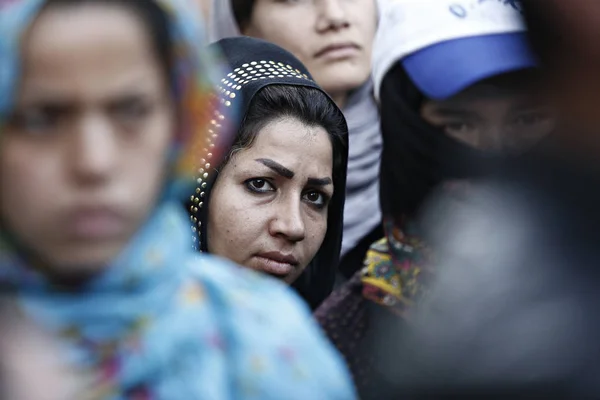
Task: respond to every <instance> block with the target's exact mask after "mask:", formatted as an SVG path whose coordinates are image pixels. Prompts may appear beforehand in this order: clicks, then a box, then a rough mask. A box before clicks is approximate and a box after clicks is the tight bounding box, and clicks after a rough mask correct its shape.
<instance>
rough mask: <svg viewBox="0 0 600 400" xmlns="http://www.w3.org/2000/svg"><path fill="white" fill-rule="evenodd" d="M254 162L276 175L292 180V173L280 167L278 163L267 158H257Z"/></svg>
mask: <svg viewBox="0 0 600 400" xmlns="http://www.w3.org/2000/svg"><path fill="white" fill-rule="evenodd" d="M254 161H257V162H259V163H261V164H262V165H264V166H265V167H267V168H270V169H272V170H273V171H275V172H276V173H277V174H278V175H281V176H283V177H284V178H287V179H292V178H293V177H294V171H292V170H289V169H287V168H286V167H284V166H283V165H281V164H279V163H278V162H276V161H273V160H271V159H269V158H258V159H256V160H254Z"/></svg>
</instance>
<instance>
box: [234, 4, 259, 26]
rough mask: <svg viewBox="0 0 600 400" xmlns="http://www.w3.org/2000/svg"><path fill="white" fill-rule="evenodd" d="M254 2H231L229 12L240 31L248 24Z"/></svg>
mask: <svg viewBox="0 0 600 400" xmlns="http://www.w3.org/2000/svg"><path fill="white" fill-rule="evenodd" d="M254 3H255V0H231V10H232V11H233V16H234V17H235V22H236V23H237V26H238V28H239V29H240V30H244V29H246V28H247V27H248V25H249V24H250V20H251V19H252V12H253V11H254Z"/></svg>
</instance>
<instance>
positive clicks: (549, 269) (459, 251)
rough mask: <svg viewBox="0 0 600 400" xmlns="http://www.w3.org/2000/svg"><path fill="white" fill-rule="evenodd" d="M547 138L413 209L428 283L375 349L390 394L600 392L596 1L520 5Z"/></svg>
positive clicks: (557, 395) (577, 395) (599, 17)
mask: <svg viewBox="0 0 600 400" xmlns="http://www.w3.org/2000/svg"><path fill="white" fill-rule="evenodd" d="M522 5H523V9H524V12H525V14H526V17H527V20H528V22H529V28H530V38H531V42H532V44H533V47H534V49H535V50H536V51H537V53H538V55H539V57H540V59H541V61H542V64H543V65H544V67H545V69H546V85H547V87H548V96H549V98H550V99H551V100H552V102H553V103H554V104H556V105H557V106H558V108H559V110H560V117H561V120H562V125H561V126H560V127H559V128H558V129H557V131H556V135H555V137H556V141H555V142H554V143H552V144H551V145H550V146H548V148H546V149H544V151H543V152H540V153H539V154H536V155H534V156H533V155H532V156H531V157H528V158H527V159H525V160H522V161H520V162H518V163H513V164H511V165H507V166H506V168H503V169H502V174H500V175H498V176H497V177H496V179H494V180H490V181H489V182H487V183H481V184H479V185H477V186H476V187H474V188H472V190H471V191H470V194H469V198H468V199H462V201H458V202H457V201H455V199H448V198H443V197H442V198H438V199H437V201H435V202H433V203H432V204H431V205H430V208H429V212H428V213H427V214H426V215H427V216H426V217H424V222H423V223H424V225H426V226H430V227H432V228H435V229H429V231H428V236H427V237H428V238H429V240H430V241H431V243H434V244H435V246H436V247H437V248H438V249H439V253H438V255H437V272H438V274H437V277H436V279H435V281H434V282H433V283H432V285H431V286H430V287H429V290H428V293H427V294H426V295H425V298H424V300H423V302H422V303H421V304H420V305H419V306H418V308H416V309H415V312H414V314H413V315H414V319H412V320H411V321H410V322H409V323H408V324H409V325H410V328H411V329H396V328H392V327H389V329H388V331H389V334H388V336H387V337H385V338H381V340H380V341H379V343H378V344H377V346H375V347H376V348H375V349H374V351H375V352H378V353H380V354H387V358H386V359H385V362H383V363H380V364H379V365H378V366H377V368H378V369H379V370H380V372H381V379H382V383H387V384H395V386H396V387H395V389H394V390H393V391H391V392H390V395H389V397H390V398H410V399H445V398H485V399H491V398H502V399H515V398H527V399H531V398H548V399H549V398H551V399H587V398H600V382H599V381H598V379H597V377H598V375H599V374H600V357H599V355H600V341H599V340H598V337H600V316H599V315H598V312H597V307H598V304H600V290H599V284H600V268H599V266H600V246H599V245H598V241H599V240H600V239H599V238H600V209H599V204H600V190H599V188H600V157H599V155H600V72H599V71H600V2H597V1H591V0H569V1H564V0H529V1H523V2H522Z"/></svg>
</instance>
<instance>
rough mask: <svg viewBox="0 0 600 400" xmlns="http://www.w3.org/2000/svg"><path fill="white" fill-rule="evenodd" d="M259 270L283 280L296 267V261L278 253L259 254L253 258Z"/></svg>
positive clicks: (291, 257)
mask: <svg viewBox="0 0 600 400" xmlns="http://www.w3.org/2000/svg"><path fill="white" fill-rule="evenodd" d="M255 258H256V260H257V264H258V265H257V267H258V269H259V270H261V271H263V272H265V273H268V274H270V275H274V276H276V277H280V278H285V277H286V276H288V275H290V274H291V273H292V272H294V270H295V269H296V267H297V266H298V260H297V259H296V258H295V257H294V256H292V255H284V254H282V253H279V252H270V253H261V254H258V255H256V256H255Z"/></svg>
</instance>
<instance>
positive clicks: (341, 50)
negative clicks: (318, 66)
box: [315, 43, 360, 61]
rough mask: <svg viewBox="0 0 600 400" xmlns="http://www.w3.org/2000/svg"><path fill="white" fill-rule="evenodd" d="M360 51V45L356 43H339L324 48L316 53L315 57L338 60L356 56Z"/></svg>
mask: <svg viewBox="0 0 600 400" xmlns="http://www.w3.org/2000/svg"><path fill="white" fill-rule="evenodd" d="M359 52H360V47H359V46H357V45H356V44H354V43H338V44H333V45H330V46H326V47H324V48H322V49H321V50H319V51H318V52H317V53H316V54H315V58H319V59H324V60H327V61H337V60H343V59H346V58H352V57H356V56H357V55H358V53H359Z"/></svg>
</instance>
